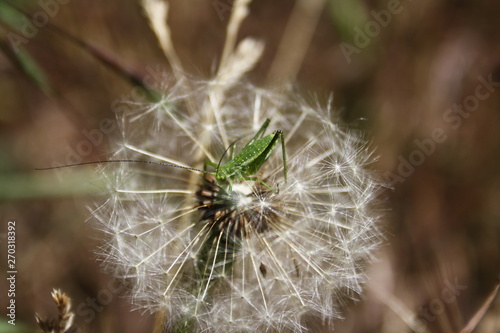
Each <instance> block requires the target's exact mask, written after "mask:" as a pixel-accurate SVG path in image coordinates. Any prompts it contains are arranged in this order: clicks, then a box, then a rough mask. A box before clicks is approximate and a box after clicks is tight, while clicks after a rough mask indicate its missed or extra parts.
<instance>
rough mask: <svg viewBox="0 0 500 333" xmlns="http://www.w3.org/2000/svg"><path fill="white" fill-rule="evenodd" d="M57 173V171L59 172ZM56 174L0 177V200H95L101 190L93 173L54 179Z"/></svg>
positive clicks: (44, 173) (40, 173) (33, 173)
mask: <svg viewBox="0 0 500 333" xmlns="http://www.w3.org/2000/svg"><path fill="white" fill-rule="evenodd" d="M59 170H60V169H59ZM56 172H57V171H52V170H38V171H33V172H31V173H14V172H6V173H2V174H0V200H2V199H4V200H17V199H33V198H50V197H67V196H68V195H77V196H97V195H99V194H102V193H103V191H104V190H105V189H104V188H103V186H102V184H105V182H104V181H103V179H102V178H101V177H99V176H98V175H97V174H96V173H95V172H94V171H88V170H84V171H71V172H67V171H66V172H65V173H64V175H61V174H59V175H60V178H58V174H56Z"/></svg>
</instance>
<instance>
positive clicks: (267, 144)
mask: <svg viewBox="0 0 500 333" xmlns="http://www.w3.org/2000/svg"><path fill="white" fill-rule="evenodd" d="M270 122H271V120H270V119H266V121H264V124H262V126H261V127H260V129H259V130H258V131H257V133H256V134H255V135H254V137H253V138H252V139H251V140H250V141H249V142H248V143H247V144H246V145H245V146H244V147H243V149H241V151H240V152H239V153H238V154H237V155H236V156H231V158H230V160H229V161H228V162H227V163H226V164H224V165H220V162H219V164H217V163H214V162H212V161H210V160H207V161H206V162H205V167H206V166H207V165H209V166H212V167H214V168H215V171H213V172H211V171H206V170H199V169H195V168H190V167H185V166H180V165H176V164H171V163H162V162H152V161H141V160H108V161H94V162H83V163H77V164H69V165H63V166H57V167H51V168H38V169H36V170H50V169H59V168H66V167H72V166H77V165H86V164H98V163H124V162H125V163H126V162H129V163H145V164H156V165H163V166H169V167H175V168H181V169H188V170H193V171H198V172H202V173H204V174H209V175H213V176H215V178H216V180H217V181H218V182H219V183H220V184H221V185H226V186H229V187H230V188H231V187H232V184H233V182H234V181H235V180H240V181H241V180H251V181H257V182H259V183H261V184H262V185H264V186H266V187H267V188H269V189H270V190H272V191H274V189H273V188H272V187H271V186H270V185H268V184H267V183H266V182H264V181H263V180H262V179H260V178H258V177H256V176H254V175H255V174H256V173H257V172H258V171H259V170H260V168H262V166H263V165H264V163H266V161H267V160H268V159H269V158H270V157H271V154H272V153H273V151H274V149H275V148H276V145H277V143H278V140H280V141H281V151H282V154H283V175H284V178H285V183H286V182H287V171H288V169H287V165H286V150H285V138H284V134H283V131H281V130H276V131H274V132H273V133H271V134H268V135H264V134H265V132H266V129H267V127H268V126H269V123H270ZM232 146H235V143H233V145H232ZM233 148H234V147H233ZM234 150H235V149H233V152H234Z"/></svg>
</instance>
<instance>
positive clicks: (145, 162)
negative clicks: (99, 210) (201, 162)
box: [35, 160, 210, 174]
mask: <svg viewBox="0 0 500 333" xmlns="http://www.w3.org/2000/svg"><path fill="white" fill-rule="evenodd" d="M103 163H143V164H154V165H163V166H168V167H173V168H179V169H186V170H192V171H198V172H201V173H204V174H210V172H207V171H203V170H199V169H195V168H190V167H186V166H181V165H176V164H171V163H164V162H153V161H141V160H107V161H93V162H82V163H75V164H66V165H61V166H55V167H49V168H35V170H52V169H62V168H70V167H75V166H79V165H89V164H103Z"/></svg>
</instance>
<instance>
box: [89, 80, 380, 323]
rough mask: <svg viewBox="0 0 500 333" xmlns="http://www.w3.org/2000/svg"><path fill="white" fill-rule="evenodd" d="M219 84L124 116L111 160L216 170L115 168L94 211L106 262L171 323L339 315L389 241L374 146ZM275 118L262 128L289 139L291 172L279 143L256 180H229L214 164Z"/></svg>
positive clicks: (308, 109) (307, 109)
mask: <svg viewBox="0 0 500 333" xmlns="http://www.w3.org/2000/svg"><path fill="white" fill-rule="evenodd" d="M223 85H224V83H223V82H218V83H217V84H216V85H214V84H210V83H206V84H203V83H197V82H190V84H189V87H191V89H190V90H189V91H187V90H183V89H182V87H180V86H176V87H175V88H174V89H170V90H169V97H168V98H165V100H164V101H162V102H160V103H155V104H149V105H137V104H135V105H134V106H133V107H131V108H130V109H129V110H128V111H125V112H124V113H122V114H120V115H119V124H120V127H121V133H122V136H123V139H122V142H121V143H118V144H117V147H118V148H117V150H116V153H115V154H114V156H113V158H114V159H117V158H122V159H125V158H126V159H138V160H151V161H155V162H164V163H169V164H175V165H179V166H186V167H190V168H196V169H199V170H203V169H204V168H205V170H207V171H206V172H207V173H203V172H198V171H193V170H186V169H180V168H173V167H166V166H158V165H136V164H133V163H122V164H118V165H106V166H105V167H104V168H103V173H104V174H105V175H106V177H107V179H108V181H109V187H110V196H109V198H108V199H107V200H106V201H105V202H104V203H101V204H99V206H98V208H97V209H96V210H95V211H94V216H95V217H96V220H97V221H98V222H99V225H100V226H101V228H102V229H103V231H104V232H105V233H106V235H107V237H108V243H107V246H105V247H104V248H103V250H102V256H103V262H104V263H105V264H106V265H108V267H110V268H111V269H113V271H114V272H115V274H116V275H117V276H120V277H122V278H124V279H128V280H130V281H131V282H132V283H131V285H132V286H133V287H132V288H133V290H132V291H131V298H132V300H133V301H134V303H135V304H136V305H137V306H138V307H141V308H143V309H145V310H148V311H151V312H156V311H161V312H164V313H166V315H165V318H167V319H168V322H166V323H165V325H167V326H168V327H170V328H173V329H174V331H175V329H177V330H178V331H180V327H181V326H182V325H187V326H186V327H189V330H190V331H193V332H220V331H225V332H255V331H258V332H263V331H283V332H307V331H308V328H307V327H306V325H305V324H304V323H303V320H304V316H307V317H308V318H309V317H317V318H319V319H320V320H322V321H324V322H331V321H333V320H334V319H337V318H340V317H341V311H340V310H341V308H342V305H343V304H344V303H345V299H346V298H355V297H356V295H358V294H359V293H360V292H361V289H362V283H363V281H364V279H365V272H364V263H365V262H366V261H368V260H370V259H371V257H372V253H373V250H374V249H375V248H376V246H377V244H378V243H379V240H380V233H379V230H378V227H377V223H376V222H377V214H376V212H375V211H374V209H373V203H374V200H375V198H376V193H377V190H378V189H379V188H380V183H379V181H378V180H377V179H376V177H374V176H373V175H372V173H371V172H369V171H368V170H367V166H368V164H369V163H370V161H371V157H370V153H369V151H367V149H366V147H365V146H364V145H363V140H362V139H361V138H360V137H359V136H357V135H356V134H355V133H353V132H349V131H344V130H342V126H341V125H340V124H339V123H338V120H337V119H335V118H332V116H333V113H332V112H329V111H328V110H326V111H325V110H323V109H322V108H321V107H317V106H314V107H313V106H311V105H309V104H306V103H304V102H303V101H301V100H297V99H292V98H290V97H288V96H284V95H280V94H275V93H272V92H270V91H266V90H264V89H255V88H254V87H251V86H249V87H245V86H233V85H234V83H231V85H232V86H231V87H230V88H228V89H226V90H224V91H225V92H224V94H223V98H222V99H221V100H220V101H219V102H217V103H215V102H214V96H219V97H220V89H221V87H222V86H223ZM193 87H195V88H193ZM214 89H215V90H214ZM266 119H270V125H269V128H268V129H266V131H265V133H263V134H262V135H263V136H264V135H269V134H271V133H273V132H274V131H275V130H281V131H282V132H283V133H284V140H285V147H286V155H287V179H286V180H285V170H284V168H285V167H284V160H283V155H282V151H281V149H282V148H281V144H280V143H279V142H278V144H277V145H276V147H275V148H274V149H273V151H272V152H271V153H270V155H269V158H268V160H266V161H264V162H263V163H262V166H261V167H260V169H259V170H258V171H257V173H256V174H252V175H237V176H234V177H233V178H231V179H226V180H224V179H222V180H221V179H218V178H217V177H216V174H215V170H214V169H216V168H215V167H208V168H207V167H206V165H204V163H205V161H207V160H210V162H212V164H210V165H219V167H221V166H224V165H225V164H226V163H227V162H228V161H229V160H231V158H234V156H236V155H237V154H238V153H239V152H240V151H241V150H242V148H243V147H244V146H245V144H247V143H248V142H249V141H250V140H251V139H252V137H253V136H254V135H255V133H256V132H257V131H258V130H259V129H260V128H261V126H262V124H263V123H264V121H265V120H266ZM278 141H279V140H278ZM123 142H126V143H123ZM210 168H212V169H210ZM240 176H241V177H240ZM244 176H245V177H246V176H249V177H250V178H249V177H246V178H247V179H246V178H245V177H244ZM251 177H256V178H251Z"/></svg>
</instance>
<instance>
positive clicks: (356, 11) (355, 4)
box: [328, 0, 369, 41]
mask: <svg viewBox="0 0 500 333" xmlns="http://www.w3.org/2000/svg"><path fill="white" fill-rule="evenodd" d="M328 5H329V7H330V14H331V16H332V18H333V22H334V24H335V25H336V26H337V28H338V30H339V31H340V34H341V35H342V39H343V40H346V41H350V40H352V38H353V37H354V34H355V32H354V28H355V27H364V25H365V24H366V22H368V20H369V17H368V13H367V11H366V8H365V7H364V5H363V2H362V1H360V0H351V1H345V0H329V1H328Z"/></svg>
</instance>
